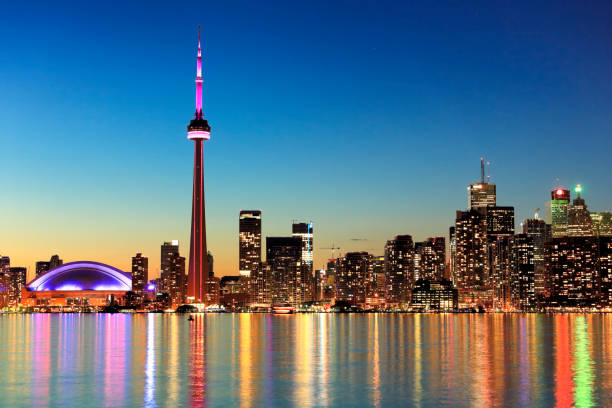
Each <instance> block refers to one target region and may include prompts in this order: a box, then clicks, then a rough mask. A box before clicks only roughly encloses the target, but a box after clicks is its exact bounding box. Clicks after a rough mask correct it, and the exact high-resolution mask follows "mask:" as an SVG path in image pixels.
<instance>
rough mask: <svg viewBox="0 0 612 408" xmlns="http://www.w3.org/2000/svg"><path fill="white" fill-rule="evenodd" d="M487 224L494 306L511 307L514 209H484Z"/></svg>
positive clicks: (500, 307)
mask: <svg viewBox="0 0 612 408" xmlns="http://www.w3.org/2000/svg"><path fill="white" fill-rule="evenodd" d="M478 211H479V212H481V213H484V214H485V217H486V223H487V263H488V265H489V271H488V276H489V283H490V284H491V286H492V289H493V302H494V306H495V307H497V308H499V309H508V308H510V307H511V296H510V295H511V294H510V277H511V274H512V250H513V241H514V207H497V206H495V207H483V208H480V209H479V210H478Z"/></svg>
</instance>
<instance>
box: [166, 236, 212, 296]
mask: <svg viewBox="0 0 612 408" xmlns="http://www.w3.org/2000/svg"><path fill="white" fill-rule="evenodd" d="M184 280H185V258H184V257H182V256H180V254H179V244H178V241H176V240H174V241H172V242H164V243H163V244H162V246H161V285H162V291H163V292H165V293H167V294H168V295H169V296H170V298H171V299H172V304H174V305H179V304H181V303H183V302H184V301H185V281H184ZM207 281H208V275H207Z"/></svg>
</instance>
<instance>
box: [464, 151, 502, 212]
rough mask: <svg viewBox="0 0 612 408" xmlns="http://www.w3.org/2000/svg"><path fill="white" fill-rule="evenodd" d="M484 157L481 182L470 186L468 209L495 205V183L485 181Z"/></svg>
mask: <svg viewBox="0 0 612 408" xmlns="http://www.w3.org/2000/svg"><path fill="white" fill-rule="evenodd" d="M484 166H485V163H484V159H483V158H481V159H480V183H472V184H470V185H469V186H468V209H470V210H474V209H476V208H482V207H495V204H496V194H495V184H491V183H489V178H488V177H487V181H486V182H485V174H484Z"/></svg>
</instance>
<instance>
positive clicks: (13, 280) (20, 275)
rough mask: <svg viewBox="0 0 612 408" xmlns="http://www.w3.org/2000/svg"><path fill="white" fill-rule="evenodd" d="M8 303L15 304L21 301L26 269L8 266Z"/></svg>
mask: <svg viewBox="0 0 612 408" xmlns="http://www.w3.org/2000/svg"><path fill="white" fill-rule="evenodd" d="M7 274H8V287H7V289H8V304H9V305H11V306H17V305H18V304H19V303H20V302H21V289H22V288H24V287H25V285H26V279H27V269H26V268H23V267H20V266H11V267H9V268H8V272H7Z"/></svg>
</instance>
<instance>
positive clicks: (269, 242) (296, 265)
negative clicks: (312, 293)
mask: <svg viewBox="0 0 612 408" xmlns="http://www.w3.org/2000/svg"><path fill="white" fill-rule="evenodd" d="M266 263H267V264H268V267H269V271H268V276H269V279H270V292H271V296H270V298H271V300H272V302H273V303H291V304H293V305H294V306H297V305H298V304H299V303H301V302H303V301H304V293H303V292H302V291H301V285H300V282H299V279H298V275H299V274H300V273H301V270H302V240H301V238H299V237H267V238H266Z"/></svg>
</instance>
